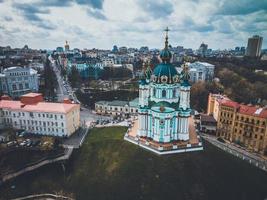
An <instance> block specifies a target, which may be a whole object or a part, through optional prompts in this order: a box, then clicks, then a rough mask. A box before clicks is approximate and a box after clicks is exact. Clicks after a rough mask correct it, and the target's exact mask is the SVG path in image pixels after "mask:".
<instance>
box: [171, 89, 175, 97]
mask: <svg viewBox="0 0 267 200" xmlns="http://www.w3.org/2000/svg"><path fill="white" fill-rule="evenodd" d="M175 97H176V90H175V89H173V91H172V98H175Z"/></svg>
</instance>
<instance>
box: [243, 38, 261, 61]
mask: <svg viewBox="0 0 267 200" xmlns="http://www.w3.org/2000/svg"><path fill="white" fill-rule="evenodd" d="M262 40H263V38H262V37H260V36H258V35H254V36H253V37H251V38H248V45H247V50H246V56H249V57H260V55H261V46H262Z"/></svg>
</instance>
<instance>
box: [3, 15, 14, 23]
mask: <svg viewBox="0 0 267 200" xmlns="http://www.w3.org/2000/svg"><path fill="white" fill-rule="evenodd" d="M4 20H5V21H7V22H11V21H12V20H13V18H12V17H10V16H5V17H4Z"/></svg>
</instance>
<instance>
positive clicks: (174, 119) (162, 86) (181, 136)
mask: <svg viewBox="0 0 267 200" xmlns="http://www.w3.org/2000/svg"><path fill="white" fill-rule="evenodd" d="M171 57H172V54H171V52H170V51H169V49H168V29H167V31H166V38H165V47H164V49H163V50H162V51H161V52H160V59H161V63H160V64H158V65H157V66H156V67H155V68H154V70H153V71H152V70H151V68H150V66H149V65H148V66H147V67H146V69H144V70H143V76H142V78H141V80H140V83H139V109H138V122H139V123H138V124H139V127H138V131H137V136H138V137H143V138H149V139H152V140H153V141H155V142H159V143H170V142H173V141H178V140H182V141H188V140H189V117H190V113H191V109H190V84H189V78H190V77H189V72H188V68H187V67H184V69H183V71H182V72H181V73H178V72H177V71H176V69H175V67H174V66H173V65H172V63H171Z"/></svg>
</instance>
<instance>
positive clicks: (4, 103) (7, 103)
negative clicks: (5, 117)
mask: <svg viewBox="0 0 267 200" xmlns="http://www.w3.org/2000/svg"><path fill="white" fill-rule="evenodd" d="M23 105H24V104H23V103H21V102H20V101H13V100H1V101H0V108H8V109H21V107H22V106H23Z"/></svg>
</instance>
